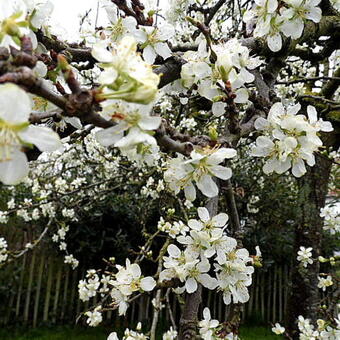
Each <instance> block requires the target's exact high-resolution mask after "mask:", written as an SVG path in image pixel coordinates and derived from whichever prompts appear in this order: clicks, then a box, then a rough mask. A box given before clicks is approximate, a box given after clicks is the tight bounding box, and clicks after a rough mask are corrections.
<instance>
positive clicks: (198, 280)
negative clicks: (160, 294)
mask: <svg viewBox="0 0 340 340" xmlns="http://www.w3.org/2000/svg"><path fill="white" fill-rule="evenodd" d="M197 212H198V216H199V220H196V219H190V220H189V221H188V223H187V224H188V226H187V228H183V227H182V228H180V230H181V231H179V233H178V236H177V237H176V241H177V244H178V245H176V244H170V245H169V246H168V248H167V252H168V256H164V257H163V259H164V263H163V266H164V268H165V269H164V270H163V271H162V272H161V273H160V276H159V279H160V281H162V282H163V281H170V280H172V279H174V278H177V279H178V280H179V281H180V282H182V283H183V284H184V286H183V287H182V288H181V289H179V290H178V291H179V292H181V291H184V290H186V291H187V292H188V293H193V292H195V291H196V289H197V287H198V284H202V285H203V286H204V287H205V288H208V289H211V290H214V289H216V288H217V289H218V290H219V291H222V292H223V300H224V302H225V304H230V303H231V300H233V302H234V303H238V302H241V303H244V302H246V301H247V300H248V299H249V293H248V288H247V287H248V286H249V285H250V284H251V281H252V279H251V274H252V273H253V272H254V267H253V266H252V264H253V260H252V258H251V257H250V256H249V253H248V251H247V250H246V249H244V248H240V249H238V247H237V241H236V240H235V239H234V238H231V237H228V236H227V235H226V224H227V221H228V215H227V214H225V213H220V214H218V215H216V216H214V217H210V216H209V212H208V210H207V209H206V208H198V209H197ZM161 225H164V223H163V222H162V223H161ZM164 229H165V231H167V230H168V229H166V228H164ZM174 236H175V235H172V237H173V238H174ZM182 249H183V250H182ZM211 263H213V270H211V269H212V266H211ZM248 264H249V265H248ZM210 272H214V273H215V276H216V277H213V276H211V275H210Z"/></svg>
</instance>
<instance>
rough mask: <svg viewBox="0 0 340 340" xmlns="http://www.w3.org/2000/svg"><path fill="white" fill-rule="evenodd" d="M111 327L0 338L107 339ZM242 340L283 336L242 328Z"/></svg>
mask: <svg viewBox="0 0 340 340" xmlns="http://www.w3.org/2000/svg"><path fill="white" fill-rule="evenodd" d="M110 331H111V330H110V329H105V328H99V327H98V328H81V327H77V328H71V327H53V328H37V329H31V330H27V331H24V330H20V329H11V330H5V329H3V330H1V331H0V340H106V339H107V336H108V334H109V333H110ZM240 337H241V340H262V339H263V340H280V339H282V337H279V336H275V335H274V334H273V333H272V332H271V331H270V329H267V328H264V327H250V326H249V327H247V326H243V327H242V328H241V334H240Z"/></svg>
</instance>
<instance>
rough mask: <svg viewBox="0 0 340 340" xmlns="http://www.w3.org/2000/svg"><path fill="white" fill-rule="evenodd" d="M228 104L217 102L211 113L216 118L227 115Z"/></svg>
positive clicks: (213, 105)
mask: <svg viewBox="0 0 340 340" xmlns="http://www.w3.org/2000/svg"><path fill="white" fill-rule="evenodd" d="M226 105H227V104H226V103H222V102H215V103H213V104H212V107H211V111H212V113H213V115H214V116H215V117H221V116H222V115H224V114H225V107H226Z"/></svg>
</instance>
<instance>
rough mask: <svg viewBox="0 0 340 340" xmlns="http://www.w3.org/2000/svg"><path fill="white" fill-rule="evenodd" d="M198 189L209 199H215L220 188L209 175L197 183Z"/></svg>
mask: <svg viewBox="0 0 340 340" xmlns="http://www.w3.org/2000/svg"><path fill="white" fill-rule="evenodd" d="M197 187H198V189H200V190H201V192H202V193H203V194H204V195H205V196H207V197H215V196H217V195H218V186H217V185H216V183H215V182H214V181H213V179H212V178H211V176H209V175H204V176H202V177H201V178H200V180H199V181H198V182H197Z"/></svg>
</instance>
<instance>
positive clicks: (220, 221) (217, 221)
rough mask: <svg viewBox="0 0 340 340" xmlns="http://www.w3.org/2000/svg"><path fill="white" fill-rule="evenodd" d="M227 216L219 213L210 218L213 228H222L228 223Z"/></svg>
mask: <svg viewBox="0 0 340 340" xmlns="http://www.w3.org/2000/svg"><path fill="white" fill-rule="evenodd" d="M228 219H229V216H228V215H227V214H225V213H220V214H218V215H216V216H214V217H213V218H212V223H213V225H214V226H215V227H224V226H225V225H226V224H227V222H228Z"/></svg>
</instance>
